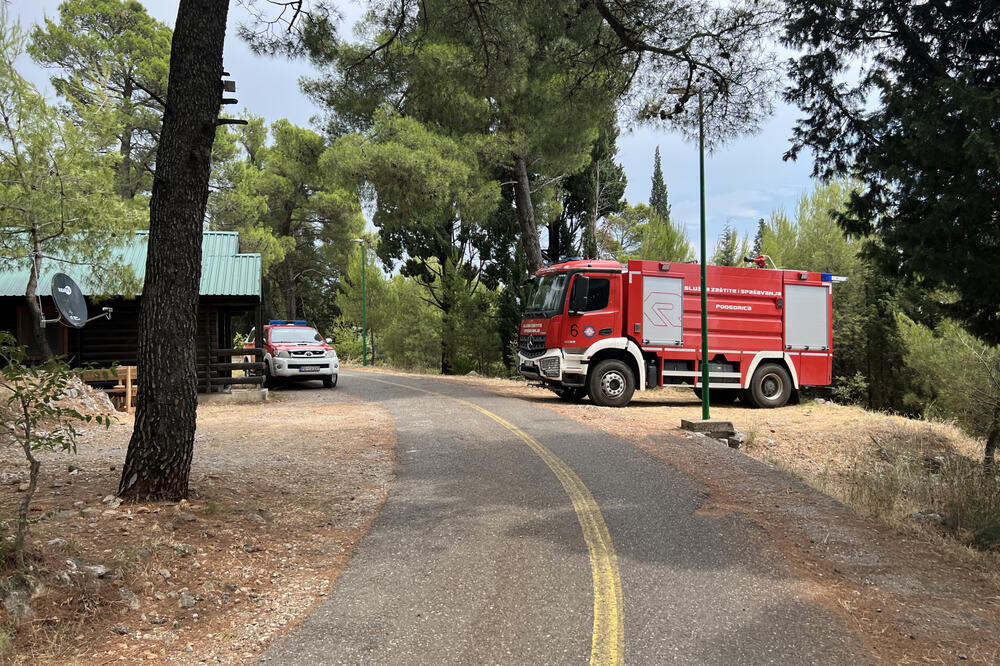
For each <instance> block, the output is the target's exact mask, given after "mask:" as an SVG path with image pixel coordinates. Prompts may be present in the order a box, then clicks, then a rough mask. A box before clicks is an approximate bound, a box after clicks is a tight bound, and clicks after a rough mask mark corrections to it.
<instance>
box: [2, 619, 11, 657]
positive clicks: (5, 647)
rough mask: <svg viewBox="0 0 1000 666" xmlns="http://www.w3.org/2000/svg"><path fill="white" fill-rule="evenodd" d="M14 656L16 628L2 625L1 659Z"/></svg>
mask: <svg viewBox="0 0 1000 666" xmlns="http://www.w3.org/2000/svg"><path fill="white" fill-rule="evenodd" d="M13 656H14V630H13V629H11V628H10V627H6V626H2V627H0V661H7V660H9V659H11V658H12V657H13Z"/></svg>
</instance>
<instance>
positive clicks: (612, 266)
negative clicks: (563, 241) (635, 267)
mask: <svg viewBox="0 0 1000 666" xmlns="http://www.w3.org/2000/svg"><path fill="white" fill-rule="evenodd" d="M584 268H589V269H594V270H604V271H608V270H612V271H618V272H622V271H624V270H625V267H624V266H622V265H621V264H619V263H618V262H617V261H610V260H608V259H566V260H564V261H561V262H559V263H555V264H549V265H548V266H542V267H541V268H540V269H538V274H539V275H544V274H545V273H561V272H563V271H568V270H573V269H584Z"/></svg>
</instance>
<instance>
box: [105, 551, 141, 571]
mask: <svg viewBox="0 0 1000 666" xmlns="http://www.w3.org/2000/svg"><path fill="white" fill-rule="evenodd" d="M149 555H150V551H149V550H146V549H144V548H137V547H135V546H125V547H124V548H119V549H118V550H117V551H115V554H114V555H113V556H112V558H111V559H112V560H113V561H114V563H115V564H117V565H118V566H119V567H120V568H121V569H122V571H136V570H138V569H139V568H140V567H139V565H140V564H141V563H142V561H143V560H144V559H146V558H147V557H149Z"/></svg>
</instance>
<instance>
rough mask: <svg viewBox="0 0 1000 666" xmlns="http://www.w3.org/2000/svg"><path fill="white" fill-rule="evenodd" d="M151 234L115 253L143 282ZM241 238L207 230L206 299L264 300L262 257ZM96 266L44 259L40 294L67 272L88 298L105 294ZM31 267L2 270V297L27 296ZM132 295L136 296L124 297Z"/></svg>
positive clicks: (134, 239)
mask: <svg viewBox="0 0 1000 666" xmlns="http://www.w3.org/2000/svg"><path fill="white" fill-rule="evenodd" d="M148 239H149V232H148V231H136V232H135V233H134V234H132V235H130V236H129V237H128V238H125V239H123V240H122V242H121V244H120V245H119V246H118V247H116V248H114V249H113V250H112V254H113V256H114V258H115V262H116V263H121V264H124V265H126V266H131V267H132V271H133V272H134V273H135V275H136V277H137V278H139V281H140V283H141V282H142V280H143V279H144V278H145V276H146V244H147V241H148ZM239 250H240V235H239V233H237V232H235V231H206V232H204V233H203V235H202V250H201V286H200V288H199V293H200V294H201V295H202V296H256V297H258V298H260V274H261V263H260V255H259V254H240V253H239ZM93 270H94V269H93V267H91V266H75V265H72V264H65V263H62V262H55V261H50V260H48V259H43V260H42V270H41V275H40V276H39V280H38V294H39V295H40V296H48V295H49V290H50V287H51V283H52V276H53V275H54V274H55V273H66V274H67V275H69V276H70V277H71V278H73V279H74V280H75V281H76V283H77V284H78V285H80V289H81V290H82V291H83V293H85V294H87V295H88V296H89V295H91V294H98V293H100V292H101V291H102V287H101V286H100V284H99V282H98V281H97V280H96V279H95V278H94V275H93ZM28 271H29V269H28V268H27V267H23V268H19V269H15V270H9V269H8V270H3V269H2V268H0V296H23V295H24V290H25V287H26V286H27V284H28V275H29V273H28ZM120 295H126V296H131V295H134V294H120Z"/></svg>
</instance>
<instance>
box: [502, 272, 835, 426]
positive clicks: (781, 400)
mask: <svg viewBox="0 0 1000 666" xmlns="http://www.w3.org/2000/svg"><path fill="white" fill-rule="evenodd" d="M752 261H754V262H755V264H756V267H754V268H743V267H729V266H709V267H707V285H708V290H707V291H708V294H707V296H708V356H709V374H708V381H709V384H708V388H709V393H710V399H711V400H712V402H713V403H722V402H733V401H735V400H737V399H739V400H741V401H742V402H744V403H746V404H750V405H754V406H757V407H780V406H782V405H784V404H786V403H787V402H788V401H789V400H794V399H796V398H797V396H798V391H799V389H800V388H802V387H805V386H826V385H829V384H830V381H831V374H832V367H833V352H832V348H831V347H832V333H833V288H832V285H833V283H835V282H841V281H844V280H845V279H846V278H841V277H837V276H833V275H831V274H829V273H817V272H812V271H798V270H779V269H767V268H764V267H763V266H764V265H765V259H764V258H763V257H756V258H755V259H753V260H752ZM700 270H701V269H700V266H699V265H697V264H689V263H672V262H661V261H629V262H628V265H627V266H622V265H621V264H619V263H618V262H614V261H603V260H586V259H570V260H564V261H562V262H560V263H556V264H552V265H548V266H545V267H543V268H542V269H540V270H539V271H538V273H537V274H536V275H535V276H534V277H533V278H531V280H530V281H531V283H532V288H531V290H530V296H529V298H528V300H527V302H526V304H525V312H524V315H523V318H522V320H521V327H520V331H519V336H518V365H519V368H520V372H521V374H522V375H523V376H524V377H526V378H527V379H529V380H536V381H541V382H543V383H544V384H545V385H546V386H548V387H549V388H551V389H552V390H553V391H555V392H556V394H557V395H559V397H561V398H564V399H566V400H578V399H580V398H582V397H583V396H584V395H587V396H589V397H590V399H591V400H592V401H593V402H594V403H596V404H598V405H603V406H610V407H622V406H624V405H626V404H628V402H629V401H630V400H631V399H632V396H633V394H634V392H635V391H636V390H640V391H642V390H645V389H649V388H653V387H657V386H671V385H689V386H690V387H692V388H693V389H694V390H695V393H697V394H698V395H699V396H700V395H701V389H702V384H701V381H702V380H701V376H702V368H701V358H702V349H701V272H700Z"/></svg>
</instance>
